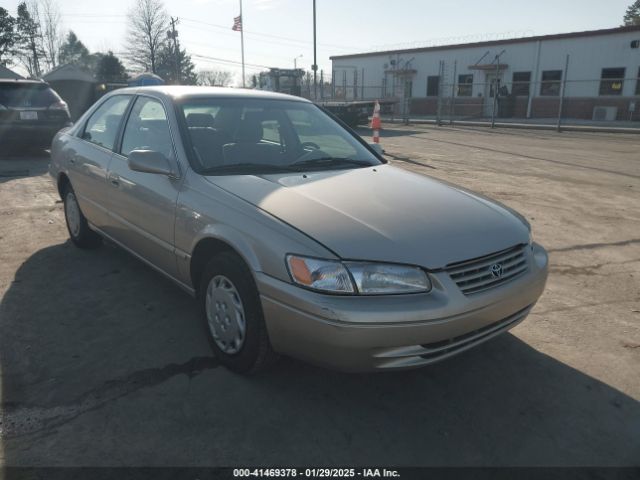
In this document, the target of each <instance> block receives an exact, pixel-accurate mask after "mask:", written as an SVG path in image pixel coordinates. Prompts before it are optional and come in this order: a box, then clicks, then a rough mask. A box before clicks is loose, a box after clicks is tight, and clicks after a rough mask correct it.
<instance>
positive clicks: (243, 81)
mask: <svg viewBox="0 0 640 480" xmlns="http://www.w3.org/2000/svg"><path fill="white" fill-rule="evenodd" d="M240 49H241V50H242V88H245V75H244V17H243V16H242V0H240Z"/></svg>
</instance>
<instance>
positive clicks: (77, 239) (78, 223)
mask: <svg viewBox="0 0 640 480" xmlns="http://www.w3.org/2000/svg"><path fill="white" fill-rule="evenodd" d="M62 198H63V201H64V219H65V223H66V224H67V231H68V232H69V237H70V238H71V241H72V242H73V243H74V244H75V246H76V247H79V248H96V247H99V246H100V244H101V243H102V237H100V235H98V234H97V233H96V232H94V231H93V230H91V229H90V228H89V224H88V223H87V219H86V218H85V216H84V215H83V214H82V210H80V205H79V204H78V200H77V199H76V194H75V193H74V191H73V188H71V185H67V186H66V187H65V189H64V191H63V194H62Z"/></svg>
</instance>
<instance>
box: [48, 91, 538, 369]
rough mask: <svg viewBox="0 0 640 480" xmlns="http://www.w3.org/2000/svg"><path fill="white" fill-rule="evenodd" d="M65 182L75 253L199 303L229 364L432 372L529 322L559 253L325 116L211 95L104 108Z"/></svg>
mask: <svg viewBox="0 0 640 480" xmlns="http://www.w3.org/2000/svg"><path fill="white" fill-rule="evenodd" d="M51 157H52V160H51V168H50V172H51V175H52V176H53V178H54V179H55V181H56V183H57V187H58V191H59V192H60V195H61V197H62V199H63V200H64V212H65V216H66V221H67V227H68V230H69V234H70V236H71V240H72V241H73V243H75V244H76V245H77V246H78V247H81V248H90V247H96V246H98V245H99V244H100V243H101V240H102V238H103V237H104V238H107V239H109V240H111V241H113V242H115V243H116V244H118V245H120V246H121V247H123V248H124V249H126V250H127V251H129V252H130V253H131V254H133V255H134V256H135V257H137V258H139V259H140V260H142V261H143V262H145V263H147V264H149V265H150V266H151V267H153V268H154V269H156V270H157V271H158V272H159V273H161V274H163V275H165V276H166V277H168V278H170V279H171V280H173V281H174V282H175V283H177V284H178V285H179V286H181V287H182V288H183V289H184V290H186V291H187V292H189V293H191V294H192V295H193V296H195V297H196V299H197V301H198V302H199V305H200V306H201V310H202V319H203V322H202V323H203V327H204V328H203V334H206V335H207V336H208V338H209V339H210V343H211V347H212V349H213V351H214V352H215V355H216V356H217V357H218V359H219V361H220V362H221V363H222V364H224V365H226V366H227V367H228V368H230V369H232V370H234V371H237V372H255V371H258V370H261V369H263V368H265V367H266V366H267V365H269V364H271V363H272V362H273V360H274V359H276V358H277V356H278V354H284V355H290V356H293V357H297V358H300V359H304V360H307V361H310V362H314V363H317V364H321V365H325V366H329V367H333V368H337V369H341V370H350V371H366V370H376V371H384V370H390V369H403V368H411V367H418V366H422V365H428V364H431V363H433V362H436V361H439V360H443V359H445V358H448V357H450V356H452V355H456V354H458V353H460V352H463V351H465V350H467V349H469V348H472V347H473V346H475V345H478V344H480V343H482V342H484V341H486V340H489V339H490V338H492V337H495V336H496V335H498V334H500V333H502V332H505V331H507V330H509V329H510V328H512V327H513V326H515V325H517V324H518V323H519V322H521V321H522V320H523V319H524V318H525V317H526V316H527V314H528V313H529V312H530V311H531V309H532V307H533V306H534V304H535V303H536V301H537V300H538V298H539V297H540V295H541V294H542V292H543V289H544V286H545V282H546V278H547V254H546V252H545V250H544V249H543V248H542V247H541V246H540V245H538V244H536V243H534V242H533V241H532V237H531V229H530V225H529V224H528V222H527V221H526V219H525V218H524V217H522V216H521V215H519V214H518V213H516V212H515V211H513V210H511V209H509V208H508V207H505V206H504V205H500V204H497V203H495V202H493V201H491V200H488V199H486V198H483V197H481V196H479V195H477V194H474V193H471V192H468V191H465V190H462V189H460V188H457V187H455V186H451V185H446V184H443V183H441V182H438V181H436V180H433V179H431V178H429V177H426V176H423V175H418V174H415V173H410V172H408V171H406V170H403V169H400V168H396V167H394V166H393V165H391V164H389V162H388V161H387V160H385V158H384V157H383V156H381V155H380V154H379V153H377V151H376V150H375V149H373V148H372V147H370V146H369V145H368V144H367V143H366V142H364V141H363V140H362V139H361V138H360V137H359V136H358V135H357V134H355V133H354V132H353V131H351V130H350V129H349V128H348V127H346V126H345V125H344V124H342V123H341V122H340V121H339V120H337V119H335V118H334V117H332V116H331V115H330V114H329V113H327V112H325V111H323V110H322V109H321V108H319V107H318V106H316V105H314V104H313V103H311V102H309V101H306V100H304V99H300V98H297V97H291V96H287V95H280V94H273V93H265V92H257V91H245V90H239V89H221V88H220V89H218V88H206V87H145V88H137V89H136V88H129V89H123V90H117V91H115V92H112V93H111V94H109V95H106V96H105V97H103V98H102V99H101V100H100V101H99V102H98V103H97V104H96V105H94V106H93V107H92V108H91V109H90V110H89V111H88V112H87V113H86V114H85V115H84V116H83V117H82V118H81V119H80V120H79V121H78V122H77V123H76V124H75V125H74V126H73V127H71V128H69V129H67V130H65V131H62V132H60V133H59V134H58V135H57V136H56V138H55V139H54V142H53V146H52V151H51Z"/></svg>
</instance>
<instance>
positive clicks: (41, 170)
mask: <svg viewBox="0 0 640 480" xmlns="http://www.w3.org/2000/svg"><path fill="white" fill-rule="evenodd" d="M48 169H49V152H48V151H46V150H34V149H23V150H20V151H15V152H3V153H2V154H0V183H5V182H10V181H12V180H16V179H18V178H24V177H35V176H39V175H44V174H45V173H47V171H48Z"/></svg>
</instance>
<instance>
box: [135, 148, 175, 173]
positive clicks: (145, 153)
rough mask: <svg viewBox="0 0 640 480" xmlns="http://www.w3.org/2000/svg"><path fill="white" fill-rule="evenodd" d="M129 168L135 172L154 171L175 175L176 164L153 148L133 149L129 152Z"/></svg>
mask: <svg viewBox="0 0 640 480" xmlns="http://www.w3.org/2000/svg"><path fill="white" fill-rule="evenodd" d="M128 164H129V168H130V169H131V170H133V171H136V172H144V173H156V174H160V175H167V176H169V177H176V176H177V175H178V171H177V168H176V165H175V164H174V163H173V162H172V161H171V160H169V159H168V158H167V157H165V156H164V154H162V153H160V152H156V151H154V150H133V151H132V152H131V153H130V154H129V159H128Z"/></svg>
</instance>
